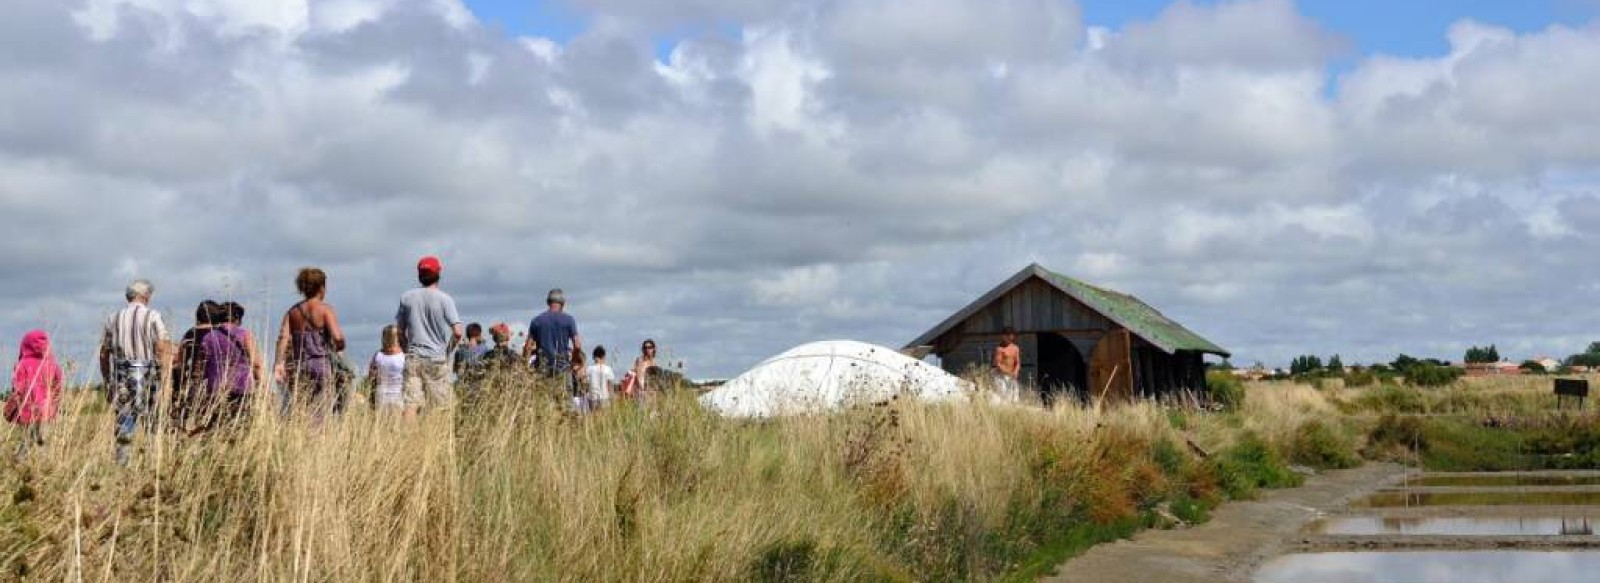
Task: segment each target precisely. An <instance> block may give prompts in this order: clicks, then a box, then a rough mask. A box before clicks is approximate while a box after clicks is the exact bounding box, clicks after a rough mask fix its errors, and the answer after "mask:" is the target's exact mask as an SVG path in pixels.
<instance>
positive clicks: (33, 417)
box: [5, 330, 62, 456]
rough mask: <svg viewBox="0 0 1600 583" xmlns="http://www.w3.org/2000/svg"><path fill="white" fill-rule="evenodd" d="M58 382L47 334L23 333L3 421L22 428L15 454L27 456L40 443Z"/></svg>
mask: <svg viewBox="0 0 1600 583" xmlns="http://www.w3.org/2000/svg"><path fill="white" fill-rule="evenodd" d="M61 383H62V379H61V367H60V366H57V365H56V361H55V357H54V356H52V355H51V354H50V337H49V336H48V335H46V334H45V333H44V331H43V330H33V331H31V332H28V333H27V334H24V335H23V336H22V350H21V351H20V354H18V355H17V367H16V369H14V371H13V372H12V373H11V396H10V397H8V398H7V399H6V406H5V416H6V421H10V422H12V423H16V424H17V425H21V426H23V427H24V428H26V431H25V432H24V435H23V442H22V447H21V448H20V449H18V450H17V455H18V456H25V455H27V453H28V449H29V448H30V447H39V446H43V445H44V423H45V422H46V421H51V420H54V419H55V418H56V408H57V405H58V403H59V401H60V400H61Z"/></svg>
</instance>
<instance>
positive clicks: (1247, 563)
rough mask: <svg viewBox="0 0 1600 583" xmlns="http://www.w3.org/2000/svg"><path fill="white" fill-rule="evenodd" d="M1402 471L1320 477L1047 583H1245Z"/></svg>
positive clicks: (1120, 547)
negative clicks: (1319, 523) (1308, 531)
mask: <svg viewBox="0 0 1600 583" xmlns="http://www.w3.org/2000/svg"><path fill="white" fill-rule="evenodd" d="M1404 472H1405V469H1404V468H1402V467H1400V466H1398V465H1393V464H1367V465H1365V466H1362V467H1360V468H1356V469H1353V470H1341V471H1336V472H1329V473H1327V474H1323V475H1320V476H1315V477H1312V478H1310V479H1308V480H1306V484H1305V485H1304V486H1301V487H1299V488H1293V489H1288V490H1276V491H1267V492H1264V493H1263V494H1262V496H1261V498H1260V499H1259V500H1253V501H1248V502H1232V503H1229V504H1225V505H1223V506H1222V507H1221V508H1218V509H1217V510H1216V511H1215V512H1213V513H1212V516H1211V521H1210V522H1207V523H1205V524H1203V525H1200V526H1197V527H1194V528H1190V529H1185V530H1150V531H1145V532H1141V533H1139V534H1138V535H1135V536H1134V537H1133V538H1132V539H1129V540H1125V541H1118V542H1115V543H1110V544H1104V545H1100V546H1098V547H1095V548H1093V549H1090V550H1089V552H1088V553H1085V554H1084V555H1083V556H1080V557H1078V558H1075V559H1073V560H1070V561H1067V562H1066V563H1065V564H1063V565H1061V566H1060V567H1058V568H1057V569H1056V575H1054V576H1051V577H1047V578H1045V579H1044V580H1045V581H1051V582H1063V583H1064V582H1069V581H1085V582H1089V581H1093V582H1105V583H1112V582H1122V581H1128V582H1145V581H1150V582H1156V581H1159V582H1162V583H1188V582H1194V583H1223V582H1247V581H1249V580H1250V574H1251V573H1252V572H1253V571H1254V570H1255V568H1256V567H1257V566H1259V565H1260V564H1261V563H1262V562H1263V561H1265V560H1266V559H1269V558H1272V557H1273V556H1276V555H1278V554H1279V553H1281V552H1282V551H1284V550H1286V549H1288V548H1290V547H1289V545H1291V544H1293V543H1295V542H1297V540H1298V539H1297V537H1296V535H1297V534H1298V533H1299V532H1300V530H1301V528H1303V527H1304V526H1305V525H1306V523H1308V522H1310V521H1311V520H1313V519H1315V518H1317V517H1318V516H1320V515H1323V514H1330V513H1335V512H1339V511H1342V510H1343V509H1344V508H1345V506H1346V505H1348V504H1349V503H1350V501H1351V500H1353V499H1355V498H1357V497H1360V496H1363V495H1365V494H1367V493H1369V492H1372V491H1374V490H1376V489H1378V488H1380V487H1383V486H1386V485H1390V484H1393V483H1395V482H1396V481H1397V480H1399V479H1400V477H1401V476H1402V475H1403V474H1404ZM1302 538H1303V537H1302Z"/></svg>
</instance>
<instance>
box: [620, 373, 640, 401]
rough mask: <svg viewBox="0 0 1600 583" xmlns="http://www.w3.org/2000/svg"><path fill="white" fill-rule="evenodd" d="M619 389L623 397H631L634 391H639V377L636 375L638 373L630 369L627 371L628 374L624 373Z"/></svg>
mask: <svg viewBox="0 0 1600 583" xmlns="http://www.w3.org/2000/svg"><path fill="white" fill-rule="evenodd" d="M621 391H622V396H624V397H632V396H634V394H635V393H638V392H639V377H638V375H635V374H633V371H631V370H630V371H628V374H626V375H624V376H623V377H622V389H621Z"/></svg>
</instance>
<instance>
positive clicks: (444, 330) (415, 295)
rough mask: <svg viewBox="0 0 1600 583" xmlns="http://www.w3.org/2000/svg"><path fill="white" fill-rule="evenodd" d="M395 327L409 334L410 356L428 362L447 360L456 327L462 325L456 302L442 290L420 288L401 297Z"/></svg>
mask: <svg viewBox="0 0 1600 583" xmlns="http://www.w3.org/2000/svg"><path fill="white" fill-rule="evenodd" d="M394 321H395V325H396V326H399V327H400V331H401V332H404V333H405V335H406V354H411V355H415V356H417V357H418V358H425V359H428V360H435V361H438V360H445V356H446V355H447V354H448V349H449V347H450V340H451V337H452V336H453V335H454V334H453V328H454V326H455V325H456V324H460V323H461V316H460V315H459V314H457V313H456V301H455V300H453V299H450V294H447V293H444V292H442V291H439V289H438V288H432V287H419V288H417V289H414V290H410V291H407V292H406V293H403V294H400V310H399V311H398V312H395V314H394Z"/></svg>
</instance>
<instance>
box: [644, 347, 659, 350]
mask: <svg viewBox="0 0 1600 583" xmlns="http://www.w3.org/2000/svg"><path fill="white" fill-rule="evenodd" d="M644 349H645V350H655V349H656V347H654V346H646V347H644Z"/></svg>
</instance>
